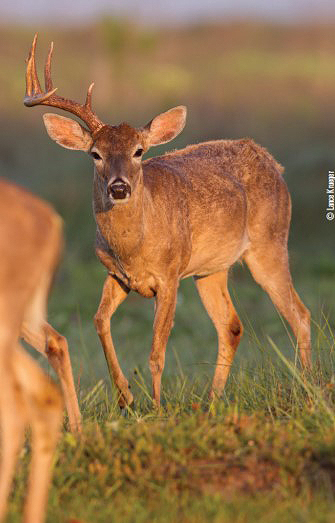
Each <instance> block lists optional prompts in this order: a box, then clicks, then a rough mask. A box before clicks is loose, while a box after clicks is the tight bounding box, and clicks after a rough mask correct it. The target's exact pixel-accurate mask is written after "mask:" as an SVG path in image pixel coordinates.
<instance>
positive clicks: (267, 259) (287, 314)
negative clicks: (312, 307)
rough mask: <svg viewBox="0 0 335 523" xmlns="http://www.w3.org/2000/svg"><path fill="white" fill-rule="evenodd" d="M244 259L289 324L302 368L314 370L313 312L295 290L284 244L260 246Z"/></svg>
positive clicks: (248, 253) (251, 250)
mask: <svg viewBox="0 0 335 523" xmlns="http://www.w3.org/2000/svg"><path fill="white" fill-rule="evenodd" d="M244 259H245V261H246V262H247V264H248V266H249V269H250V271H251V273H252V275H253V277H254V278H255V280H256V281H257V282H258V283H259V284H260V285H261V286H262V287H263V289H264V290H266V292H267V293H268V294H269V296H270V298H271V300H272V301H273V303H274V305H275V306H276V307H277V309H278V310H279V312H280V313H281V314H282V315H283V316H284V318H285V319H286V320H287V322H288V323H289V324H290V326H291V328H292V330H293V333H294V335H295V337H296V339H297V342H298V347H299V351H300V358H301V363H302V365H303V367H304V368H311V366H312V357H311V333H310V312H309V310H308V309H307V308H306V307H305V305H304V304H303V303H302V301H301V300H300V298H299V296H298V294H297V292H296V291H295V289H294V287H293V284H292V278H291V273H290V270H289V263H288V254H287V250H286V248H284V247H282V246H281V245H279V246H273V245H272V246H271V248H269V247H263V246H260V247H257V248H254V249H250V251H248V252H247V254H246V255H245V257H244Z"/></svg>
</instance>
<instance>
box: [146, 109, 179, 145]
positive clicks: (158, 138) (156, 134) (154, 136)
mask: <svg viewBox="0 0 335 523" xmlns="http://www.w3.org/2000/svg"><path fill="white" fill-rule="evenodd" d="M185 122H186V107H185V106H184V105H179V106H178V107H174V108H173V109H170V110H169V111H166V113H162V114H160V115H158V116H156V118H154V119H153V120H151V122H149V123H148V124H147V125H146V126H145V128H144V129H145V131H147V133H148V134H147V140H148V147H151V146H152V145H160V144H162V143H167V142H169V141H170V140H173V138H175V137H176V136H178V134H179V133H181V131H182V130H183V129H184V127H185Z"/></svg>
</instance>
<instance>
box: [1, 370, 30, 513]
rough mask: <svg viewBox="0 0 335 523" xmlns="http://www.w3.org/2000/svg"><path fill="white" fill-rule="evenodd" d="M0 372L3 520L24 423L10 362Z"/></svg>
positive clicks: (22, 436) (20, 400)
mask: <svg viewBox="0 0 335 523" xmlns="http://www.w3.org/2000/svg"><path fill="white" fill-rule="evenodd" d="M2 370H3V372H2V373H1V376H0V377H1V394H0V427H1V469H0V470H1V474H0V521H3V518H4V515H5V512H6V505H7V499H8V496H9V493H10V490H11V485H12V479H13V474H14V471H15V464H16V461H17V457H18V452H19V449H20V447H21V444H22V442H23V438H24V427H25V424H26V420H25V413H24V410H23V405H22V398H21V393H20V391H19V390H18V389H17V388H15V382H14V379H13V375H12V366H11V362H8V361H7V362H6V365H4V366H3V367H2Z"/></svg>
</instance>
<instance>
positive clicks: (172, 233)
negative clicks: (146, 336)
mask: <svg viewBox="0 0 335 523" xmlns="http://www.w3.org/2000/svg"><path fill="white" fill-rule="evenodd" d="M35 46H36V36H35V38H34V42H33V45H32V49H31V52H30V55H29V59H28V64H27V75H26V82H27V90H26V97H25V100H24V103H25V105H27V106H34V105H47V106H51V107H57V108H59V109H63V110H65V111H68V112H70V113H72V114H74V115H76V116H77V117H79V118H80V119H81V120H82V121H83V122H85V123H86V125H87V127H88V129H87V128H85V127H83V126H81V125H80V124H79V123H78V122H76V121H74V120H70V119H68V118H64V117H62V116H58V115H56V114H45V115H44V123H45V126H46V129H47V131H48V133H49V135H50V137H51V138H52V139H53V140H55V141H56V142H57V143H58V144H59V145H61V146H63V147H66V148H68V149H75V150H81V151H85V152H87V153H88V154H89V155H90V156H91V157H92V158H93V161H94V167H95V168H94V190H93V191H94V192H93V207H94V213H95V219H96V224H97V236H96V253H97V255H98V257H99V259H100V260H101V262H102V263H103V264H104V265H105V266H106V268H107V270H108V275H107V279H106V282H105V285H104V289H103V295H102V299H101V303H100V306H99V309H98V311H97V314H96V316H95V326H96V329H97V332H98V334H99V337H100V340H101V342H102V345H103V348H104V351H105V356H106V359H107V363H108V367H109V370H110V373H111V375H112V376H113V379H114V383H115V385H116V387H117V389H118V391H119V404H120V406H124V405H127V404H130V403H131V402H132V400H133V397H132V394H131V392H130V390H129V387H128V382H127V380H126V378H125V377H124V375H123V373H122V370H121V368H120V366H119V364H118V361H117V357H116V353H115V349H114V346H113V341H112V337H111V332H110V319H111V316H112V314H113V313H114V311H115V310H116V309H117V307H118V306H119V305H120V304H121V303H122V301H123V300H124V299H125V298H126V297H127V295H128V293H129V291H130V290H134V291H137V292H138V293H139V294H141V295H142V296H145V297H147V298H151V297H155V300H156V308H155V319H154V334H153V341H152V347H151V354H150V369H151V373H152V381H153V398H154V400H155V402H156V404H157V405H159V404H160V388H161V376H162V372H163V368H164V360H165V349H166V344H167V340H168V337H169V333H170V330H171V327H172V325H173V318H174V313H175V307H176V297H177V289H178V285H179V281H180V280H181V279H182V278H186V277H188V276H193V277H194V280H195V284H196V286H197V289H198V291H199V294H200V297H201V299H202V301H203V304H204V306H205V308H206V309H207V312H208V314H209V316H210V318H211V319H212V321H213V323H214V325H215V328H216V330H217V334H218V343H219V347H218V357H217V366H216V369H215V373H214V380H213V384H212V389H211V396H212V397H213V396H216V395H220V394H221V392H222V390H223V387H224V385H225V383H226V381H227V377H228V374H229V371H230V367H231V365H232V362H233V358H234V354H235V352H236V349H237V346H238V344H239V341H240V338H241V336H242V324H241V322H240V320H239V318H238V316H237V313H236V311H235V309H234V306H233V304H232V301H231V299H230V296H229V292H228V288H227V275H228V269H229V267H231V266H232V265H233V264H234V263H235V262H236V261H237V260H244V261H245V262H246V263H247V264H248V266H249V268H250V271H251V273H252V275H253V277H254V278H255V280H256V281H257V282H258V283H259V284H260V285H261V286H262V287H263V288H264V289H265V290H266V291H267V292H268V294H269V295H270V297H271V299H272V301H273V303H274V304H275V306H276V307H277V309H278V310H279V311H280V313H281V314H282V315H283V316H284V318H285V319H286V320H287V321H288V323H289V324H290V325H291V327H292V330H293V332H294V334H295V336H296V338H297V341H298V346H299V349H300V358H301V362H302V365H303V366H304V367H310V366H311V349H310V314H309V311H308V310H307V309H306V307H305V306H304V304H303V303H302V302H301V300H300V299H299V297H298V295H297V293H296V291H295V290H294V287H293V284H292V279H291V275H290V270H289V261H288V252H287V239H288V232H289V225H290V219H291V201H290V196H289V193H288V189H287V186H286V184H285V182H284V180H283V178H282V172H283V169H282V167H281V166H280V165H279V164H278V163H277V162H276V161H275V160H274V158H273V157H272V156H271V155H270V154H269V153H268V152H267V151H266V150H265V149H263V148H262V147H260V146H259V145H257V144H255V143H254V142H253V141H252V140H249V139H244V140H218V141H212V142H205V143H200V144H197V145H191V146H188V147H186V148H185V149H182V150H179V151H174V152H170V153H167V154H165V155H164V156H160V157H156V158H152V159H149V160H146V161H143V162H142V156H143V154H144V153H145V152H146V151H147V150H148V149H149V147H151V146H154V145H159V144H163V143H166V142H169V141H170V140H172V139H173V138H175V137H176V136H177V135H178V134H179V133H180V132H181V131H182V129H183V128H184V125H185V119H186V109H185V107H183V106H180V107H175V108H174V109H171V110H170V111H167V112H165V113H162V114H160V115H159V116H157V117H156V118H154V119H153V120H151V121H150V122H149V123H148V124H147V125H146V126H144V127H142V128H140V129H135V128H133V127H131V126H130V125H128V124H126V123H122V124H120V125H117V126H111V125H105V124H104V123H103V122H102V121H101V120H99V118H98V117H97V115H96V114H95V113H94V112H93V111H92V108H91V96H92V88H93V84H92V85H91V86H90V87H89V89H88V93H87V98H86V102H85V104H83V105H81V104H79V103H77V102H74V101H72V100H69V99H65V98H62V97H60V96H58V95H56V94H55V92H56V89H55V88H53V85H52V81H51V72H50V69H51V55H52V49H53V47H52V45H51V47H50V52H49V55H48V58H47V61H46V65H45V91H44V92H43V90H42V89H41V86H40V83H39V80H38V77H37V73H36V66H35Z"/></svg>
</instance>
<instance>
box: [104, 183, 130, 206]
mask: <svg viewBox="0 0 335 523" xmlns="http://www.w3.org/2000/svg"><path fill="white" fill-rule="evenodd" d="M107 194H108V196H109V198H111V199H112V200H114V201H118V202H120V203H121V202H122V201H125V200H128V198H129V197H130V195H131V188H130V185H129V183H128V182H126V181H125V180H122V179H121V178H117V179H116V180H114V181H113V182H109V184H108V185H107Z"/></svg>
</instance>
